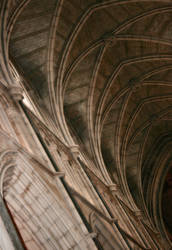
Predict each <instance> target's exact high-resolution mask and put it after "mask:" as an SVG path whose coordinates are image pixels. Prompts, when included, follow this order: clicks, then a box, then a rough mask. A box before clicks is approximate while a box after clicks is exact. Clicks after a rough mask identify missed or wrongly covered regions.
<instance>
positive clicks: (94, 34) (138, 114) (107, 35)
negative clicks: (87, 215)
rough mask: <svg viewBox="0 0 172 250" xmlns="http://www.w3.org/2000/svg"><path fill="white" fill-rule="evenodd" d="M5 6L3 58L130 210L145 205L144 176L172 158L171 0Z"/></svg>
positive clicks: (38, 0)
mask: <svg viewBox="0 0 172 250" xmlns="http://www.w3.org/2000/svg"><path fill="white" fill-rule="evenodd" d="M12 3H13V4H11V9H9V17H8V39H9V53H10V59H11V61H12V62H13V64H14V65H15V67H16V68H17V69H18V70H19V72H20V73H21V74H22V75H23V77H24V78H25V79H27V84H26V88H27V90H28V91H30V93H31V96H32V95H33V93H34V95H35V96H37V97H38V100H39V103H41V104H42V105H44V107H46V108H47V110H48V112H49V113H50V115H51V117H52V119H54V120H55V122H56V125H57V127H58V128H59V130H60V131H61V134H62V135H63V138H64V139H65V141H66V143H68V144H72V143H73V141H72V136H70V135H71V134H72V133H74V134H75V136H76V138H77V140H78V143H80V145H81V148H83V150H84V152H85V153H86V154H87V156H88V157H89V158H90V159H91V160H92V162H94V165H95V166H96V168H97V169H99V170H100V172H101V173H102V178H104V180H105V181H106V182H108V180H109V176H110V178H111V179H112V181H113V182H115V183H116V184H118V185H119V186H120V189H121V192H122V193H123V194H125V196H126V197H127V198H128V202H129V203H130V205H131V206H133V207H135V206H137V207H138V208H140V209H142V208H143V206H144V204H147V205H149V201H147V198H146V197H147V193H148V191H150V192H152V190H150V189H149V188H148V186H149V184H150V183H149V182H152V181H153V177H151V178H152V179H150V176H152V173H155V172H157V175H158V174H159V173H158V170H157V166H158V168H159V169H160V168H161V167H162V164H163V166H164V168H163V169H165V166H167V165H168V164H167V162H168V160H169V158H170V157H172V147H171V142H172V139H171V138H172V137H171V136H172V19H171V15H172V2H171V1H170V0H169V1H168V0H161V1H158V0H154V1H151V0H147V1H146V0H145V1H144V0H143V1H142V0H121V1H117V0H111V1H110V0H106V1H105V0H104V1H103V0H99V1H98V0H97V1H96V0H87V1H85V0H72V1H70V0H63V1H62V0H61V1H60V0H59V1H57V0H49V1H47V0H23V1H22V0H18V1H17V0H16V1H15V0H13V1H12ZM152 156H153V158H152ZM150 159H151V160H150ZM157 161H158V162H157ZM166 168H167V167H166ZM165 171H166V170H165ZM107 173H108V174H107ZM143 190H144V191H143ZM133 201H135V204H136V205H133V204H134V202H133Z"/></svg>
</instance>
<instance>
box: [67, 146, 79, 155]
mask: <svg viewBox="0 0 172 250" xmlns="http://www.w3.org/2000/svg"><path fill="white" fill-rule="evenodd" d="M69 149H70V152H71V153H72V154H74V155H75V156H78V155H79V145H72V146H70V147H69Z"/></svg>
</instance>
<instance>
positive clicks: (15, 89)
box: [9, 85, 23, 101]
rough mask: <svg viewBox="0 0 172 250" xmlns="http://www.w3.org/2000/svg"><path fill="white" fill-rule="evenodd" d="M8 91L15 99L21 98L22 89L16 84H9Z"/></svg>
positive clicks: (19, 99)
mask: <svg viewBox="0 0 172 250" xmlns="http://www.w3.org/2000/svg"><path fill="white" fill-rule="evenodd" d="M9 93H10V95H11V96H12V97H13V99H14V100H15V101H21V100H22V99H23V89H22V87H20V86H18V85H11V86H10V87H9Z"/></svg>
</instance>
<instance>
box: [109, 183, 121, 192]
mask: <svg viewBox="0 0 172 250" xmlns="http://www.w3.org/2000/svg"><path fill="white" fill-rule="evenodd" d="M108 188H109V190H110V192H118V191H119V185H118V184H115V183H113V184H110V185H109V186H108Z"/></svg>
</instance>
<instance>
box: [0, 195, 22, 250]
mask: <svg viewBox="0 0 172 250" xmlns="http://www.w3.org/2000/svg"><path fill="white" fill-rule="evenodd" d="M0 215H1V217H0V243H1V245H2V247H3V250H14V249H15V250H24V249H25V248H24V246H23V245H22V243H21V240H20V237H19V235H18V233H17V231H16V228H15V226H14V224H13V221H12V219H11V217H10V215H9V213H8V210H7V208H6V205H5V203H4V201H3V198H2V196H1V195H0ZM1 245H0V246H1Z"/></svg>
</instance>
